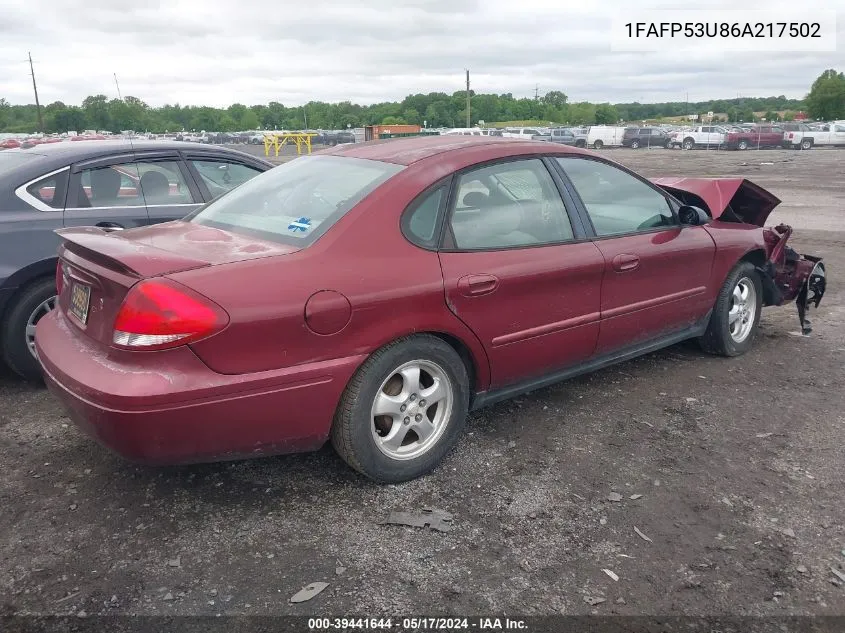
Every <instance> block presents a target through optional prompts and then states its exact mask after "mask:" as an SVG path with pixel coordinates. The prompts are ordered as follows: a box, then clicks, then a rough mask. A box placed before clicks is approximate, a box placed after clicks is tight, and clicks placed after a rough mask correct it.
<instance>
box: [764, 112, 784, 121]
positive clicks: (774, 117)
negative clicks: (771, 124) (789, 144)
mask: <svg viewBox="0 0 845 633" xmlns="http://www.w3.org/2000/svg"><path fill="white" fill-rule="evenodd" d="M763 118H765V119H766V121H779V120H780V115H779V114H778V113H777V112H775V111H774V110H769V111H767V112H766V114H764V115H763Z"/></svg>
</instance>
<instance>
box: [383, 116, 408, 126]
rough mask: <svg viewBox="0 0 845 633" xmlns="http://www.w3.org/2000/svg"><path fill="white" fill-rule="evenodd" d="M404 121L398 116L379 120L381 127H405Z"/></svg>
mask: <svg viewBox="0 0 845 633" xmlns="http://www.w3.org/2000/svg"><path fill="white" fill-rule="evenodd" d="M405 123H406V121H405V119H403V118H402V117H398V116H386V117H384V118H383V119H382V120H381V124H382V125H405Z"/></svg>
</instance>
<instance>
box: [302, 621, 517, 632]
mask: <svg viewBox="0 0 845 633" xmlns="http://www.w3.org/2000/svg"><path fill="white" fill-rule="evenodd" d="M308 630H309V631H332V630H339V631H351V630H393V631H470V630H477V631H490V632H492V633H496V632H498V631H522V632H523V633H527V624H526V622H525V620H522V619H518V618H516V619H515V618H498V617H487V618H485V617H478V618H461V617H457V618H442V617H440V618H436V617H410V618H406V617H403V618H309V619H308Z"/></svg>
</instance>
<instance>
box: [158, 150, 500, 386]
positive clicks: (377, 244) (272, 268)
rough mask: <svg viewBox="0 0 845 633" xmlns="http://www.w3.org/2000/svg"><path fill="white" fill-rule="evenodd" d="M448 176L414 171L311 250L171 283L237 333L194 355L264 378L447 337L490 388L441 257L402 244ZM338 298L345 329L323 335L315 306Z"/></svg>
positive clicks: (198, 347)
mask: <svg viewBox="0 0 845 633" xmlns="http://www.w3.org/2000/svg"><path fill="white" fill-rule="evenodd" d="M446 173H449V168H448V166H446V167H444V166H442V165H438V166H436V167H435V168H434V169H432V170H416V169H407V170H405V171H404V172H402V173H400V174H398V175H396V176H394V178H393V179H391V180H390V181H388V182H387V183H385V185H383V186H382V187H381V188H379V189H378V190H376V191H375V192H373V193H372V194H370V196H368V197H367V198H366V199H365V200H363V201H362V202H361V203H359V205H357V206H356V207H355V208H353V209H352V210H351V211H350V212H349V213H347V214H346V215H345V216H344V217H343V218H341V219H340V220H339V221H338V223H337V224H335V226H334V227H332V229H330V230H329V231H328V232H327V233H326V234H325V235H323V236H322V237H321V238H320V239H319V240H317V242H315V243H314V244H313V245H311V246H310V247H308V248H306V249H304V250H302V251H299V252H296V253H292V254H288V255H282V256H277V257H268V258H264V259H258V260H252V261H248V262H240V263H233V264H225V265H221V266H213V267H209V268H206V269H200V270H193V271H186V272H183V273H177V274H174V275H171V277H172V278H174V279H175V280H177V281H179V282H181V283H184V284H186V285H188V286H190V287H191V288H193V289H195V290H197V291H198V292H200V293H202V294H204V295H205V296H207V297H209V298H210V299H212V300H214V301H215V302H217V303H218V304H219V305H221V306H222V307H223V308H224V309H225V310H226V311H227V312H228V313H229V316H230V319H231V320H230V324H229V326H228V327H227V328H226V330H224V331H223V332H221V333H220V334H218V335H216V336H214V337H212V338H209V339H207V340H205V341H200V342H198V343H196V344H194V345H193V346H192V347H193V349H194V351H195V352H196V354H197V355H198V356H199V357H200V358H201V359H202V360H203V361H204V362H205V363H206V364H207V365H208V366H209V367H210V368H211V369H213V370H214V371H217V372H220V373H224V374H241V373H247V372H260V371H266V370H270V369H278V368H283V367H290V366H294V365H301V364H306V363H314V362H319V361H324V360H329V359H335V358H344V357H350V356H355V355H359V354H369V353H371V352H373V351H374V350H376V349H378V348H379V347H381V346H383V345H385V344H387V343H389V342H391V341H393V340H395V339H397V338H400V337H402V336H405V335H408V334H413V333H415V332H424V331H429V332H440V333H445V334H449V335H451V336H454V337H456V338H458V339H459V340H461V341H462V342H463V343H464V345H465V346H466V347H467V348H468V350H469V351H470V354H471V355H472V358H473V363H474V374H475V377H476V388H478V389H484V388H485V387H486V386H487V384H488V383H489V364H488V361H487V357H486V355H485V352H484V349H483V347H482V345H481V343H480V342H479V341H478V339H477V338H476V337H475V335H474V334H473V333H472V332H471V331H470V330H469V329H468V328H467V327H466V326H465V325H464V324H463V323H462V322H461V321H460V320H459V319H457V318H456V317H455V316H454V315H453V314H452V313H451V312H450V311H449V309H448V308H447V306H446V302H445V295H444V290H443V277H442V273H441V270H440V263H439V258H438V256H437V253H436V252H433V251H427V250H424V249H421V248H418V247H416V246H414V245H412V244H411V243H409V242H408V241H407V240H406V239H405V238H404V237H403V236H402V235H401V231H400V228H399V220H400V215H401V212H402V210H403V209H404V208H405V207H406V206H407V205H408V204H409V203H410V202H411V201H412V200H413V199H414V197H415V196H416V195H417V194H418V193H419V192H420V191H422V190H423V189H424V188H425V187H427V186H428V185H430V184H432V183H433V182H435V181H436V180H437V179H438V178H439V177H441V176H442V175H445V174H446ZM324 290H332V291H335V292H337V293H340V294H342V295H343V296H344V297H345V298H346V300H347V301H348V303H349V307H350V316H349V320H348V322H347V323H346V325H345V326H344V327H343V328H342V329H341V330H340V331H338V332H336V333H334V334H318V333H315V332H314V331H312V330H311V329H310V328H309V327H308V325H307V323H306V320H305V308H306V303H307V302H308V299H309V298H310V297H311V296H312V295H314V294H315V293H316V292H318V291H324Z"/></svg>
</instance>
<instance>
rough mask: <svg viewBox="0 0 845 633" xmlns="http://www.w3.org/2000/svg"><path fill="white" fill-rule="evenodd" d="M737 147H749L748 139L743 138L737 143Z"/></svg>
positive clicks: (742, 148)
mask: <svg viewBox="0 0 845 633" xmlns="http://www.w3.org/2000/svg"><path fill="white" fill-rule="evenodd" d="M736 148H737V149H741V150H746V149H748V141H746V140H745V139H743V140H741V141H740V142H739V143H737V146H736Z"/></svg>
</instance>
